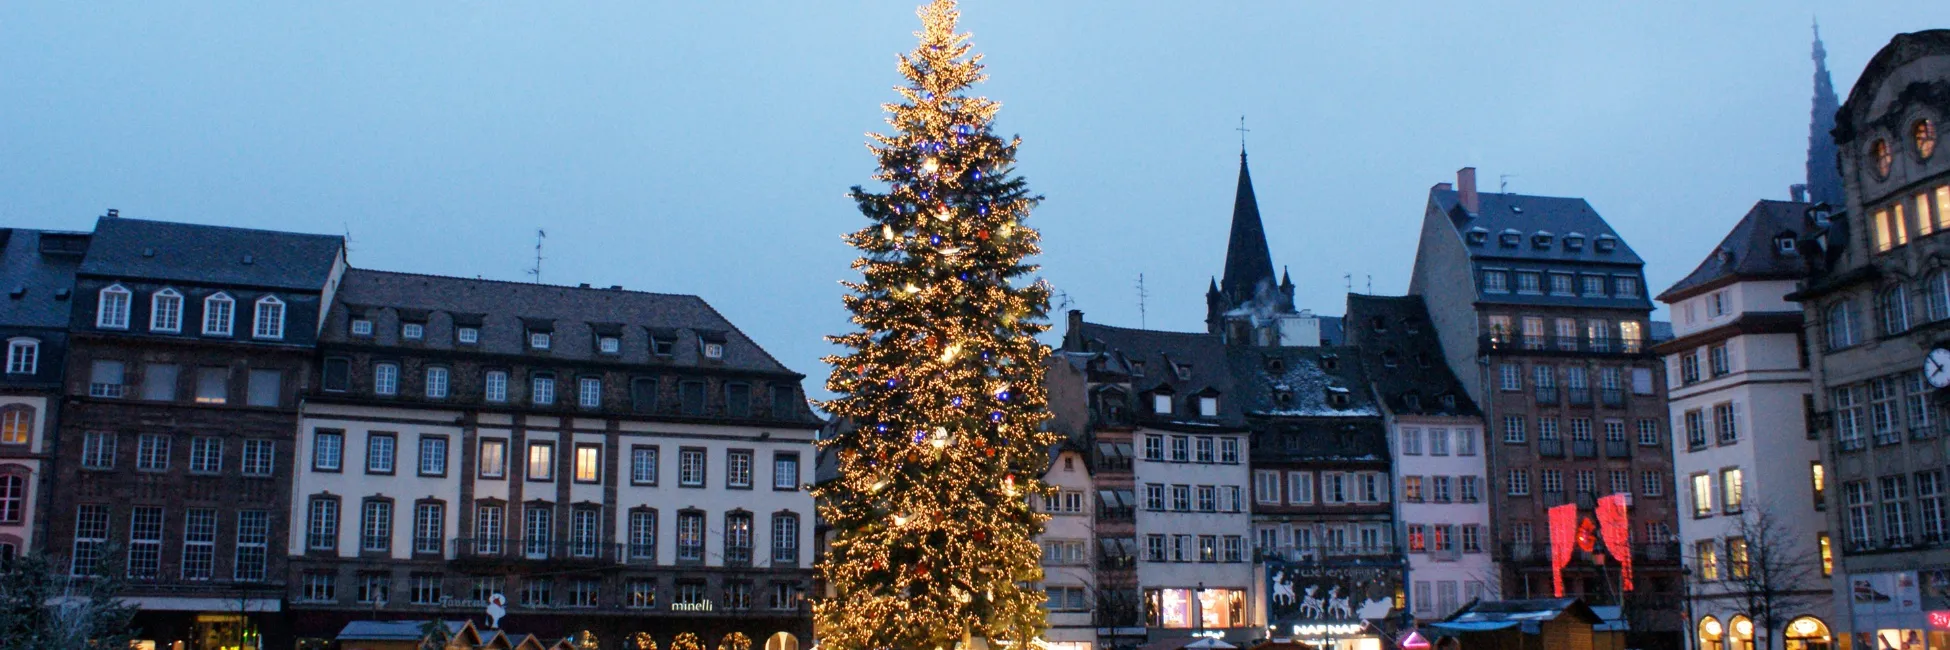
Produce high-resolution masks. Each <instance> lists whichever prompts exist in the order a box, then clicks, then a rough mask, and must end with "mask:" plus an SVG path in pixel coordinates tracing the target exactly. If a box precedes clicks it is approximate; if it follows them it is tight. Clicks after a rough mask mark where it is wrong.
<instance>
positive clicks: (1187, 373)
mask: <svg viewBox="0 0 1950 650" xmlns="http://www.w3.org/2000/svg"><path fill="white" fill-rule="evenodd" d="M1171 371H1172V374H1176V375H1178V381H1191V380H1192V364H1189V363H1174V364H1171Z"/></svg>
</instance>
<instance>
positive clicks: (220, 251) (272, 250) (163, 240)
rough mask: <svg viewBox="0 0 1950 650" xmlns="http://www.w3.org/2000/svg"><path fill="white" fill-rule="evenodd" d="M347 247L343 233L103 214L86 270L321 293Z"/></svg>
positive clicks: (119, 275)
mask: <svg viewBox="0 0 1950 650" xmlns="http://www.w3.org/2000/svg"><path fill="white" fill-rule="evenodd" d="M344 249H345V238H344V237H340V236H338V235H306V234H300V233H292V232H278V231H272V230H252V229H249V228H231V227H227V226H205V225H199V224H189V223H173V222H168V221H147V220H143V219H127V218H119V217H102V218H101V219H99V220H97V221H96V222H95V238H94V243H93V244H91V245H90V246H89V248H88V258H87V260H86V261H85V262H83V263H82V265H81V273H83V274H85V275H91V276H100V277H107V278H141V279H145V280H164V281H171V282H186V283H200V284H215V285H237V286H248V287H261V288H270V289H293V290H310V291H319V290H322V289H323V288H324V287H325V282H326V280H327V279H328V278H330V277H331V274H332V268H333V266H334V265H336V264H338V262H339V259H340V254H341V252H342V251H343V250H344Z"/></svg>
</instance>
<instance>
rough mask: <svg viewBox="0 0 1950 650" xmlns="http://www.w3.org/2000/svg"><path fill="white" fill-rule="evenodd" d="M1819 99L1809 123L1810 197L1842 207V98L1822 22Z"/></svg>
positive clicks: (1817, 82) (1818, 42) (1818, 39)
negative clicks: (1838, 140)
mask: <svg viewBox="0 0 1950 650" xmlns="http://www.w3.org/2000/svg"><path fill="white" fill-rule="evenodd" d="M1814 28H1815V51H1814V55H1813V57H1814V60H1815V99H1814V114H1813V118H1814V119H1813V121H1812V122H1811V123H1810V124H1809V125H1808V194H1809V197H1808V200H1809V201H1810V202H1812V203H1827V204H1828V205H1831V206H1834V207H1835V208H1836V209H1841V207H1842V206H1843V204H1844V203H1845V201H1844V197H1843V196H1842V171H1841V169H1840V168H1839V167H1838V166H1837V165H1838V163H1837V161H1836V153H1837V152H1836V149H1835V136H1834V134H1833V132H1834V131H1835V113H1836V112H1837V111H1840V110H1841V102H1840V101H1839V100H1837V99H1836V97H1835V82H1834V81H1832V80H1830V79H1829V77H1828V50H1827V49H1824V48H1823V47H1822V46H1821V24H1820V23H1816V24H1815V26H1814Z"/></svg>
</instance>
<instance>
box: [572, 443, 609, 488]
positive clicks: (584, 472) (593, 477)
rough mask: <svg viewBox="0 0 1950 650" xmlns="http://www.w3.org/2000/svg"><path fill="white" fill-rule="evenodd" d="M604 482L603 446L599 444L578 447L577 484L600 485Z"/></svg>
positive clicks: (579, 445)
mask: <svg viewBox="0 0 1950 650" xmlns="http://www.w3.org/2000/svg"><path fill="white" fill-rule="evenodd" d="M602 480H603V446H602V445H599V444H580V443H578V444H577V445H576V475H575V482H577V483H600V482H602Z"/></svg>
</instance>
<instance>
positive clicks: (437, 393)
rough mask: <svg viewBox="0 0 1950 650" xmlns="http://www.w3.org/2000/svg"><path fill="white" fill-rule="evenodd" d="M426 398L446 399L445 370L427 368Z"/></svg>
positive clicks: (435, 367) (432, 367) (437, 367)
mask: <svg viewBox="0 0 1950 650" xmlns="http://www.w3.org/2000/svg"><path fill="white" fill-rule="evenodd" d="M427 397H428V398H429V399H446V398H447V369H446V368H442V367H440V366H431V367H428V368H427Z"/></svg>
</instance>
